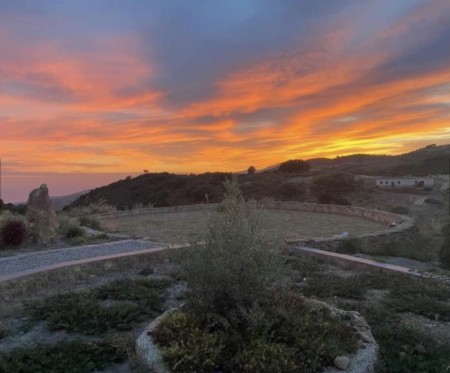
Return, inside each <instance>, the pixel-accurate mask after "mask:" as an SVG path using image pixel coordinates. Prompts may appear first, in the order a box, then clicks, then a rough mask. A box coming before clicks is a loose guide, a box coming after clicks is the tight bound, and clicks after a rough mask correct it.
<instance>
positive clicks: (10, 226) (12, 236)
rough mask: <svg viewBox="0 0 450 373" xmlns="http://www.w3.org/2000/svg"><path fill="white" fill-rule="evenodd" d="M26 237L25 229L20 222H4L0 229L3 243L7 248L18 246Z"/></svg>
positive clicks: (16, 220) (15, 220) (13, 220)
mask: <svg viewBox="0 0 450 373" xmlns="http://www.w3.org/2000/svg"><path fill="white" fill-rule="evenodd" d="M27 236H28V231H27V227H26V226H25V223H24V222H23V221H22V220H19V219H15V218H14V219H11V220H8V221H6V223H5V224H4V225H3V227H2V229H1V237H2V240H3V243H4V244H5V245H9V246H19V245H21V244H22V243H24V242H25V240H26V238H27Z"/></svg>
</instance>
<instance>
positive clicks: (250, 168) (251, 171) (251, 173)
mask: <svg viewBox="0 0 450 373" xmlns="http://www.w3.org/2000/svg"><path fill="white" fill-rule="evenodd" d="M255 172H256V168H255V166H250V167H249V168H248V170H247V173H248V174H249V175H253V174H254V173H255Z"/></svg>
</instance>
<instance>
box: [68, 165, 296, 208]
mask: <svg viewBox="0 0 450 373" xmlns="http://www.w3.org/2000/svg"><path fill="white" fill-rule="evenodd" d="M293 177H294V176H289V175H282V174H279V173H277V174H276V176H274V173H273V172H264V173H258V174H253V175H247V174H242V175H238V180H239V184H240V187H241V190H242V193H243V194H244V196H245V197H246V198H252V199H257V200H258V199H262V198H264V197H270V198H276V199H280V200H287V199H297V200H300V199H301V198H302V196H303V194H304V193H303V192H304V191H303V189H302V187H301V186H298V185H294V184H292V183H290V180H291V179H292V178H293ZM230 178H231V174H229V173H221V172H216V173H205V174H200V175H192V174H191V175H175V174H169V173H166V172H165V173H148V174H143V175H140V176H137V177H134V178H131V177H128V178H126V179H122V180H119V181H117V182H115V183H112V184H109V185H106V186H103V187H100V188H97V189H93V190H91V191H90V192H89V193H86V194H84V195H82V196H81V197H80V198H78V199H77V200H76V201H74V202H73V203H71V204H70V205H68V206H67V207H66V208H72V207H77V206H82V205H87V204H90V203H106V204H110V205H113V206H116V207H117V208H119V209H129V208H133V207H134V206H137V205H144V206H147V205H152V206H155V207H164V206H179V205H190V204H196V203H205V202H211V203H214V202H219V201H220V200H221V199H222V196H223V193H224V190H225V189H224V185H223V183H224V181H225V180H227V179H230Z"/></svg>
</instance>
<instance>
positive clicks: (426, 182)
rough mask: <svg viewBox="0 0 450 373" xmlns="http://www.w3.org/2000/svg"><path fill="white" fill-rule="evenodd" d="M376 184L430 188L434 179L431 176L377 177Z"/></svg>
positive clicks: (400, 187) (379, 185)
mask: <svg viewBox="0 0 450 373" xmlns="http://www.w3.org/2000/svg"><path fill="white" fill-rule="evenodd" d="M376 185H377V187H379V188H389V189H392V188H397V189H432V188H433V185H434V180H433V178H432V177H379V178H377V184H376Z"/></svg>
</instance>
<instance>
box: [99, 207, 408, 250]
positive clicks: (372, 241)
mask: <svg viewBox="0 0 450 373" xmlns="http://www.w3.org/2000/svg"><path fill="white" fill-rule="evenodd" d="M217 205H218V204H199V205H185V206H171V207H157V208H142V209H138V210H129V211H118V212H115V213H107V214H102V216H105V217H122V216H132V215H139V214H163V213H175V212H191V211H211V210H213V209H215V208H216V206H217ZM260 205H261V206H262V207H264V208H266V209H274V210H293V211H305V212H315V213H321V214H337V215H347V216H355V217H359V218H363V219H368V220H371V221H374V222H377V223H381V224H384V225H385V228H384V229H381V230H380V231H378V232H374V233H369V234H363V235H360V236H358V237H354V240H355V243H356V244H357V245H358V246H359V247H360V248H361V249H363V250H364V251H365V252H367V253H370V250H371V248H374V247H377V246H380V245H383V246H385V245H393V244H396V243H397V242H399V241H401V242H403V243H405V242H411V243H412V242H413V241H414V240H415V238H416V237H417V229H416V227H415V225H414V219H412V218H411V217H409V216H406V215H397V214H393V213H390V212H387V211H381V210H372V209H366V208H362V207H354V206H342V205H330V204H318V203H306V202H281V201H270V200H265V201H264V202H262V203H261V204H260ZM300 223H301V222H300ZM342 241H343V238H342V237H329V238H314V239H291V240H286V242H287V243H288V244H299V245H302V246H308V247H313V248H316V249H322V250H329V251H336V250H337V248H338V247H339V246H340V245H341V244H342Z"/></svg>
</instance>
